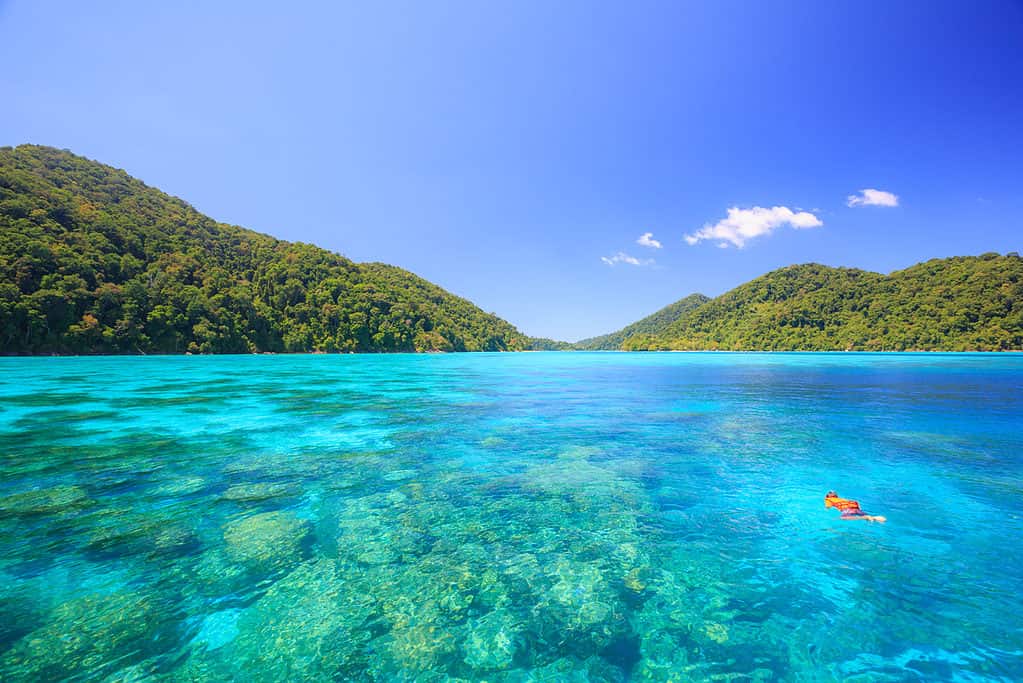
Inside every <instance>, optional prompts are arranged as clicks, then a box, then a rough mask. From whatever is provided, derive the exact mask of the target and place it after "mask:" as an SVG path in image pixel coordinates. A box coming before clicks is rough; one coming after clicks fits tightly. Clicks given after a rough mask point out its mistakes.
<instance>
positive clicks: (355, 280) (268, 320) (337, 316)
mask: <svg viewBox="0 0 1023 683" xmlns="http://www.w3.org/2000/svg"><path fill="white" fill-rule="evenodd" d="M530 343H531V340H529V339H528V338H527V337H525V336H524V335H522V334H520V333H519V332H518V331H517V330H516V329H515V328H514V327H513V326H512V325H511V324H509V323H507V322H506V321H504V320H501V319H500V318H498V317H497V316H495V315H492V314H488V313H485V312H483V311H482V310H480V309H479V308H477V307H476V306H474V305H473V304H472V303H471V302H469V301H467V300H465V299H462V298H460V297H457V296H454V295H452V294H450V293H448V292H446V291H444V290H443V289H441V288H440V287H437V286H436V285H434V284H431V283H430V282H427V281H426V280H424V279H422V278H420V277H417V276H415V275H413V274H412V273H409V272H407V271H404V270H401V269H400V268H395V267H393V266H388V265H384V264H378V263H368V264H358V263H354V262H352V261H350V260H349V259H347V258H344V257H343V256H339V255H337V254H335V253H332V252H329V251H326V250H324V249H320V248H317V247H314V246H310V245H307V244H301V243H289V242H283V241H281V240H277V239H274V238H273V237H270V236H267V235H262V234H259V233H256V232H252V231H250V230H245V229H244V228H240V227H237V226H232V225H225V224H223V223H218V222H216V221H214V220H212V219H210V218H207V217H206V216H204V215H202V214H200V213H199V212H197V211H196V210H195V209H193V208H192V207H191V206H189V205H188V204H186V203H185V202H183V201H181V200H180V199H177V198H175V197H171V196H169V195H166V194H164V193H163V192H160V191H159V190H156V189H153V188H151V187H148V186H146V185H145V184H144V183H142V182H140V181H138V180H135V179H134V178H132V177H130V176H129V175H128V174H127V173H125V172H123V171H119V170H117V169H114V168H111V167H109V166H104V165H102V164H99V163H96V162H94V161H90V160H88V159H85V158H82V157H79V156H76V155H74V154H71V153H70V152H66V151H61V150H57V149H52V148H49V147H38V146H32V145H23V146H20V147H17V148H10V147H4V148H0V352H2V353H152V352H158V353H159V352H163V353H180V352H185V351H192V352H203V353H232V352H235V353H237V352H242V353H244V352H254V351H317V350H318V351H432V350H438V351H481V350H487V351H499V350H517V349H522V348H526V347H528V346H529V345H530Z"/></svg>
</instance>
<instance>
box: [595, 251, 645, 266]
mask: <svg viewBox="0 0 1023 683" xmlns="http://www.w3.org/2000/svg"><path fill="white" fill-rule="evenodd" d="M600 260H601V261H603V262H604V263H606V264H607V265H609V266H613V265H615V264H616V263H628V264H629V265H630V266H650V265H653V263H654V260H653V259H652V258H636V257H635V256H629V255H628V254H626V253H625V252H623V251H620V252H618V253H617V254H615V255H614V256H601V257H600Z"/></svg>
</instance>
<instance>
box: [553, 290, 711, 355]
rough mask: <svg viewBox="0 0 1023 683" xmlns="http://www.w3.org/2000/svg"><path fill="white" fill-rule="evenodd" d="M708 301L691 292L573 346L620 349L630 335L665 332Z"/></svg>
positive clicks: (591, 349)
mask: <svg viewBox="0 0 1023 683" xmlns="http://www.w3.org/2000/svg"><path fill="white" fill-rule="evenodd" d="M708 301H710V298H709V297H706V296H704V295H703V294H690V295H689V296H687V297H685V298H684V299H679V300H678V301H676V302H675V303H673V304H668V305H667V306H665V307H664V308H662V309H661V310H659V311H657V312H656V313H652V314H651V315H648V316H647V317H645V318H643V319H642V320H638V321H636V322H634V323H632V324H631V325H629V326H627V327H624V328H622V329H620V330H618V331H617V332H612V333H610V334H604V335H601V336H599V337H590V338H589V339H583V340H581V341H577V342H576V343H575V344H574V345H573V346H574V347H575V348H577V349H585V350H590V351H601V350H611V349H620V348H622V344H623V343H624V342H625V340H626V339H628V338H629V337H633V336H636V335H658V334H661V333H663V332H664V331H666V330H667V329H668V327H669V326H671V324H672V323H674V322H675V321H676V320H678V319H679V318H681V317H682V316H683V315H685V314H686V313H688V312H689V311H691V310H693V309H694V308H697V307H698V306H701V305H703V304H705V303H707V302H708Z"/></svg>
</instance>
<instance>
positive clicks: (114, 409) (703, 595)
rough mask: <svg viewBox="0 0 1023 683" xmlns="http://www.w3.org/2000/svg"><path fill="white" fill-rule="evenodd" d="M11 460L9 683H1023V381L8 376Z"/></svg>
mask: <svg viewBox="0 0 1023 683" xmlns="http://www.w3.org/2000/svg"><path fill="white" fill-rule="evenodd" d="M0 459H2V470H0V474H2V477H0V679H2V680H5V681H39V680H65V679H72V680H110V681H115V680H116V681H134V680H156V681H164V680H166V681H193V680H224V681H227V680H250V681H264V680H265V681H275V682H277V683H279V682H282V681H290V680H351V681H360V680H373V681H390V680H416V681H448V680H486V681H508V682H513V681H514V682H519V681H566V680H567V681H587V680H593V681H621V680H632V681H687V680H707V679H715V680H765V681H766V680H783V681H827V680H852V681H887V680H892V681H902V680H926V681H932V680H963V681H975V680H1023V616H1021V614H1023V599H1021V597H1020V591H1021V589H1023V355H971V354H885V355H875V354H623V353H532V354H461V355H443V356H440V355H430V356H415V355H393V356H253V357H241V356H239V357H161V358H155V357H150V358H26V359H12V358H0ZM828 489H836V490H837V491H838V492H839V493H840V494H841V495H843V496H846V497H851V498H856V499H858V500H859V501H860V502H861V504H862V505H863V508H864V509H865V510H866V511H868V512H871V513H876V514H881V515H885V516H886V517H887V518H888V521H887V523H885V524H874V523H867V522H862V521H841V520H840V519H839V518H838V513H837V512H835V511H833V510H826V509H825V508H824V505H823V495H824V493H825V492H826V491H827V490H828ZM715 677H716V678H715Z"/></svg>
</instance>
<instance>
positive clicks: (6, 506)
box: [0, 485, 92, 517]
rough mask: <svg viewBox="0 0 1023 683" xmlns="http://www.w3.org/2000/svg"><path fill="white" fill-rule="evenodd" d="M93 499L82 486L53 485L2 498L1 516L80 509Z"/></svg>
mask: <svg viewBox="0 0 1023 683" xmlns="http://www.w3.org/2000/svg"><path fill="white" fill-rule="evenodd" d="M91 503H92V500H91V499H90V498H89V495H88V494H87V493H86V492H85V489H83V488H81V487H80V486H74V485H69V486H52V487H50V488H45V489H33V490H31V491H24V492H22V493H15V494H13V495H10V496H5V497H4V498H0V517H2V516H5V515H20V516H26V517H27V516H32V515H52V514H58V513H69V512H75V511H77V510H80V509H82V508H84V507H86V506H87V505H89V504H91Z"/></svg>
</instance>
